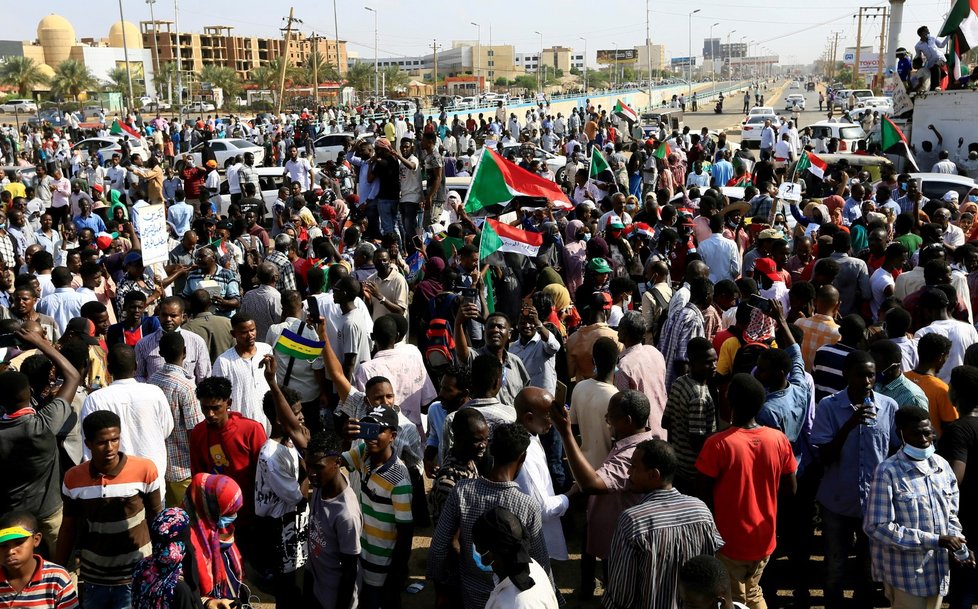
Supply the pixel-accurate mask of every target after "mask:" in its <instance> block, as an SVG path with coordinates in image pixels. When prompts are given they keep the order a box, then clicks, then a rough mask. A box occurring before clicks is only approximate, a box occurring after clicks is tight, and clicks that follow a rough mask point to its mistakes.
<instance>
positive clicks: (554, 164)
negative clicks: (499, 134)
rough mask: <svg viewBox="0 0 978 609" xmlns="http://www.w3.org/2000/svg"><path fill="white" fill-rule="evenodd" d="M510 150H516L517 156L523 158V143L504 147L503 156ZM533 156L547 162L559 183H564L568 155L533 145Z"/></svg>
mask: <svg viewBox="0 0 978 609" xmlns="http://www.w3.org/2000/svg"><path fill="white" fill-rule="evenodd" d="M510 150H516V157H517V158H519V159H522V158H523V144H514V145H512V146H505V147H503V157H505V156H506V155H507V154H508V153H509V151H510ZM533 156H534V158H536V159H538V160H541V161H543V162H545V163H546V164H547V168H548V169H550V171H552V172H553V173H554V179H555V180H556V181H557V183H558V184H563V183H564V172H565V171H566V167H567V157H565V156H559V155H556V154H553V153H551V152H547V151H546V150H544V149H543V148H540V147H539V146H533Z"/></svg>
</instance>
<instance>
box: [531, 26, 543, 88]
mask: <svg viewBox="0 0 978 609" xmlns="http://www.w3.org/2000/svg"><path fill="white" fill-rule="evenodd" d="M533 33H534V34H536V35H537V36H539V37H540V55H539V56H537V81H538V82H539V83H540V92H541V93H543V34H541V33H540V32H538V31H536V30H534V31H533Z"/></svg>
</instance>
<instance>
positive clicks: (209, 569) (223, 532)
mask: <svg viewBox="0 0 978 609" xmlns="http://www.w3.org/2000/svg"><path fill="white" fill-rule="evenodd" d="M242 505H243V499H242V497H241V487H239V486H238V483H237V482H235V481H234V480H232V479H231V478H229V477H227V476H222V475H220V474H197V475H196V476H194V478H193V480H192V481H191V483H190V488H188V489H187V496H186V497H185V498H184V500H183V507H184V509H186V510H187V514H189V516H190V522H191V523H192V524H193V528H192V529H191V530H190V542H191V543H192V544H193V546H194V553H195V555H196V558H197V574H198V575H199V577H200V591H201V593H203V594H204V595H205V596H209V597H211V598H224V599H233V598H237V597H238V589H239V588H240V586H241V576H242V568H241V553H240V552H238V548H237V547H236V546H235V545H234V524H233V523H234V518H235V517H236V516H237V514H238V510H240V509H241V506H242Z"/></svg>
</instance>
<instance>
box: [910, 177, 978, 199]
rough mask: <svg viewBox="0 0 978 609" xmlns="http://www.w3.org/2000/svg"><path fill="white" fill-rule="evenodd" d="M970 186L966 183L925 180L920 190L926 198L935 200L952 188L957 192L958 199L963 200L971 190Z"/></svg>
mask: <svg viewBox="0 0 978 609" xmlns="http://www.w3.org/2000/svg"><path fill="white" fill-rule="evenodd" d="M971 188H972V187H971V186H968V185H966V184H957V183H952V182H940V181H936V182H935V181H930V180H925V181H924V183H923V185H922V186H921V188H920V191H921V192H922V193H923V194H924V196H925V197H927V198H928V199H934V200H937V199H940V198H942V197H943V196H944V195H945V194H947V192H948V191H950V190H953V191H955V192H956V193H958V199H959V200H964V199H965V198H966V197H967V196H968V193H969V192H971Z"/></svg>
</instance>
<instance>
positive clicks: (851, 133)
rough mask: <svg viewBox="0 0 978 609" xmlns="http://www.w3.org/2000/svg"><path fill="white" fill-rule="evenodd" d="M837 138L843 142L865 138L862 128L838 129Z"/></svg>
mask: <svg viewBox="0 0 978 609" xmlns="http://www.w3.org/2000/svg"><path fill="white" fill-rule="evenodd" d="M839 137H840V138H842V139H844V140H860V139H862V138H864V137H866V132H865V131H863V128H862V127H843V128H841V129H839Z"/></svg>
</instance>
